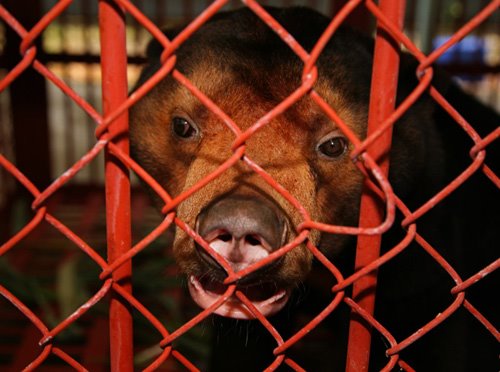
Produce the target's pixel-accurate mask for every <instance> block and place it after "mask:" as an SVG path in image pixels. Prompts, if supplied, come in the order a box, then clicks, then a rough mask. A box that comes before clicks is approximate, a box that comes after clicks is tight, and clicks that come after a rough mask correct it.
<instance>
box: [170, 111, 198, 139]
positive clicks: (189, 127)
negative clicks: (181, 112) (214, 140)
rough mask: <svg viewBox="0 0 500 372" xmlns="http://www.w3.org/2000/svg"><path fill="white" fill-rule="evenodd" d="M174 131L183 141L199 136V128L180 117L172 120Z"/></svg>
mask: <svg viewBox="0 0 500 372" xmlns="http://www.w3.org/2000/svg"><path fill="white" fill-rule="evenodd" d="M172 131H173V132H174V134H175V135H176V136H177V137H179V138H182V139H191V138H194V137H196V136H198V128H196V127H195V126H194V125H193V124H191V123H190V122H189V121H188V120H187V119H184V118H181V117H178V116H176V117H174V118H173V119H172Z"/></svg>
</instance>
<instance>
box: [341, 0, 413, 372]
mask: <svg viewBox="0 0 500 372" xmlns="http://www.w3.org/2000/svg"><path fill="white" fill-rule="evenodd" d="M404 8H405V1H403V0H401V1H393V0H381V1H380V9H381V10H382V12H383V13H384V14H385V16H387V17H388V18H389V19H390V20H392V22H394V23H395V24H397V25H398V26H399V27H400V28H401V27H402V24H403V17H404ZM398 69H399V45H398V44H397V43H395V42H394V41H391V40H390V38H389V37H388V35H387V33H386V32H385V31H384V28H383V26H381V25H380V24H378V25H377V36H376V40H375V52H374V62H373V73H372V86H371V94H370V107H369V114H368V135H370V133H372V132H373V131H374V130H376V129H377V127H378V126H379V125H381V124H382V122H383V121H384V120H385V119H386V118H387V117H388V116H389V115H390V114H391V113H392V112H393V111H394V107H395V101H396V98H395V97H396V91H397V82H398ZM391 139H392V130H387V131H386V132H385V133H384V134H383V135H382V136H381V137H380V138H379V139H378V140H377V141H376V142H374V144H373V145H372V146H370V147H369V148H368V153H369V154H370V156H372V157H373V158H374V159H375V160H376V161H377V163H378V164H379V165H380V167H381V170H382V172H383V173H384V174H385V175H386V176H387V174H388V172H389V156H388V153H389V150H390V148H391ZM383 213H384V212H383V208H382V206H381V203H380V200H379V199H378V198H377V197H376V196H375V195H374V194H373V193H371V192H370V191H369V190H368V188H366V187H365V190H364V192H363V196H362V198H361V212H360V217H359V225H360V226H363V227H368V226H377V225H379V224H380V223H381V222H382V221H383V218H384V216H383ZM381 240H382V236H381V235H374V236H367V235H362V236H359V237H358V246H357V250H356V263H355V267H356V270H359V269H361V268H362V267H364V266H366V265H367V264H369V263H370V262H372V261H374V260H376V259H377V258H378V257H379V255H380V243H381ZM376 285H377V273H376V272H373V273H371V274H369V275H366V276H364V277H362V278H361V279H359V280H358V281H356V282H355V283H354V285H353V294H352V296H353V299H354V300H355V301H356V302H357V303H358V304H359V305H360V306H361V307H362V308H364V309H365V310H366V311H367V312H368V313H370V314H373V311H374V308H375V289H376ZM370 344H371V327H370V326H369V325H368V324H367V323H366V322H364V321H363V320H362V319H361V318H360V317H359V316H358V315H357V314H356V313H354V312H353V313H352V314H351V323H350V327H349V341H348V348H347V366H346V371H348V372H360V371H367V370H368V365H369V360H370Z"/></svg>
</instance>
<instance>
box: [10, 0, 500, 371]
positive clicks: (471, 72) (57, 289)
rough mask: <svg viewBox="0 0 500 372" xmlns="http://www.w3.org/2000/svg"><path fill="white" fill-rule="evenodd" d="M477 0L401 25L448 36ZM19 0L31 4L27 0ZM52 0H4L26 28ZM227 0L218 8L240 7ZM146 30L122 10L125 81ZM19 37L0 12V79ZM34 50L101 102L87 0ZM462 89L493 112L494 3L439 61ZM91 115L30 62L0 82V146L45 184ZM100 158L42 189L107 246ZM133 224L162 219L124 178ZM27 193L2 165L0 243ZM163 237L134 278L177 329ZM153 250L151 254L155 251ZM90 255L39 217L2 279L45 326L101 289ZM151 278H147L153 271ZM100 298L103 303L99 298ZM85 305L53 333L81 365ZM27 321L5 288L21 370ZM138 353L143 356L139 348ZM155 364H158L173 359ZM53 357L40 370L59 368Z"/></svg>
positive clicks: (99, 364)
mask: <svg viewBox="0 0 500 372" xmlns="http://www.w3.org/2000/svg"><path fill="white" fill-rule="evenodd" d="M133 3H134V5H135V6H137V7H138V8H139V9H140V10H141V11H143V12H144V14H145V15H147V16H148V17H149V18H150V19H151V20H152V21H154V22H155V24H157V25H161V26H168V25H174V24H179V23H182V22H186V21H188V20H190V19H192V18H193V17H194V16H196V15H197V14H199V13H200V12H201V11H202V10H203V9H204V8H206V7H207V6H208V4H209V3H210V1H208V0H186V1H174V0H135V1H134V2H133ZM262 3H263V4H265V5H277V6H291V5H307V6H310V7H313V8H315V9H317V10H319V11H321V12H322V13H324V14H326V15H334V14H336V12H337V11H338V9H340V7H341V6H342V5H343V4H344V3H345V1H344V0H337V1H335V0H333V1H332V0H309V1H307V0H301V1H299V0H281V1H278V0H276V1H262ZM488 3H489V1H487V0H407V12H406V21H405V32H406V34H407V35H408V36H409V37H410V39H411V40H413V41H414V42H415V43H416V45H417V46H418V47H419V48H421V49H422V50H423V51H424V52H425V53H428V52H430V51H431V50H433V49H434V48H436V47H437V46H439V45H441V44H442V43H443V42H445V41H446V40H447V38H449V36H450V35H451V34H452V33H453V32H455V31H456V30H458V29H459V28H460V26H461V25H463V24H464V23H465V22H466V21H467V20H469V19H470V18H471V17H473V16H474V15H475V14H476V13H477V12H478V11H479V10H480V9H482V8H483V7H484V6H486V4H488ZM28 4H29V5H28ZM55 4H56V1H54V0H30V1H29V2H26V1H18V0H3V1H2V5H3V6H5V7H6V9H7V10H9V12H11V14H13V16H14V17H16V18H17V20H18V21H19V22H20V23H21V24H22V25H23V26H24V27H25V28H27V29H29V28H30V27H32V26H33V25H34V24H35V23H36V22H37V21H38V20H39V19H40V18H41V16H42V15H43V14H45V13H46V12H47V11H48V10H49V9H50V8H51V7H53V6H54V5H55ZM240 6H241V3H240V2H239V1H233V2H230V4H229V5H228V6H227V7H226V8H227V9H231V8H237V7H240ZM349 23H350V24H351V25H352V26H353V27H355V28H358V29H360V30H361V31H363V32H366V33H371V32H373V26H374V21H373V18H372V17H371V16H370V15H369V14H368V13H366V12H364V11H363V10H359V11H356V12H355V13H354V14H353V15H352V16H351V17H350V18H349ZM149 39H150V35H149V34H148V32H147V31H146V30H145V29H144V28H143V27H141V26H139V25H138V24H137V22H136V21H135V20H134V19H133V18H131V17H128V18H127V50H128V55H129V70H128V79H129V86H132V84H133V82H134V81H135V80H136V78H137V76H138V73H139V71H140V66H141V64H142V63H143V61H144V57H143V52H144V49H145V46H146V45H147V43H148V41H149ZM19 44H20V39H19V37H18V36H17V35H16V34H15V32H14V31H13V30H12V29H11V28H10V27H8V25H6V24H5V23H4V22H3V21H0V79H1V78H3V77H4V76H5V75H6V74H7V72H8V71H10V69H12V68H13V66H15V65H16V64H17V63H18V62H19V61H20V59H21V57H20V55H19ZM37 48H38V51H37V59H38V60H39V61H41V62H42V63H43V64H44V65H45V66H46V67H48V68H49V69H50V70H51V71H52V72H53V73H55V74H56V75H57V76H58V77H60V78H61V79H62V80H64V81H65V82H66V83H67V84H68V85H69V86H70V87H71V88H72V89H73V90H74V91H76V92H77V93H78V94H79V95H80V96H81V97H83V98H84V99H85V100H86V101H87V102H89V103H90V104H91V105H92V106H93V107H94V108H96V110H97V111H99V112H100V111H101V75H100V73H101V72H100V65H99V61H100V57H99V55H100V46H99V30H98V16H97V1H88V0H74V1H73V3H72V4H71V6H70V7H69V8H68V9H67V10H66V11H65V12H64V13H63V14H62V15H61V16H59V17H58V18H57V19H56V20H55V21H54V22H52V23H51V24H50V25H49V26H48V27H47V28H46V29H45V31H44V32H43V34H42V35H41V37H40V38H39V39H38V40H37ZM438 63H439V64H441V65H442V66H443V67H444V68H445V69H446V70H448V71H449V72H450V73H451V74H452V75H453V76H454V77H455V78H456V79H457V81H459V83H460V84H461V85H462V86H463V87H465V89H466V90H468V91H470V92H471V93H473V94H475V95H476V96H477V97H478V98H479V99H480V100H481V101H483V102H485V103H486V104H488V105H490V106H492V107H495V108H496V109H497V110H498V111H500V94H499V87H500V12H498V11H497V12H496V13H495V14H494V15H493V16H492V17H490V18H489V19H488V20H487V21H486V22H484V23H483V24H481V25H480V26H479V27H478V28H477V29H476V30H475V31H474V32H473V33H472V34H470V35H469V36H467V37H466V38H465V39H464V40H463V41H462V42H461V43H459V44H458V45H455V46H454V47H452V48H451V49H450V50H448V51H447V53H446V54H445V55H443V56H442V57H441V58H440V59H439V61H438ZM94 130H95V123H94V122H93V120H92V119H91V118H90V117H89V116H88V115H87V114H86V113H85V112H84V111H83V110H82V109H81V108H80V107H78V106H77V105H76V104H75V103H74V102H73V101H72V100H71V99H69V98H68V97H66V96H65V94H64V93H62V92H61V91H60V90H59V89H58V88H57V87H56V86H54V84H52V83H51V82H49V81H47V80H46V79H44V78H43V77H42V76H41V75H40V74H38V73H37V72H36V71H34V70H33V69H28V70H27V71H25V72H24V73H23V74H22V75H21V76H20V77H19V78H18V79H16V80H15V81H14V83H13V84H12V85H10V86H9V87H8V88H7V89H6V90H4V91H3V92H1V93H0V153H1V154H3V155H4V156H5V157H6V158H7V159H9V160H10V161H11V162H12V163H14V164H15V165H16V166H17V167H18V168H19V169H20V170H21V171H22V172H23V173H24V174H25V175H27V176H28V178H30V179H31V180H32V182H33V183H34V184H35V185H36V186H37V187H38V188H39V189H44V188H45V187H47V186H48V185H49V184H50V183H51V182H52V181H53V180H54V179H56V178H57V177H58V176H59V175H61V174H62V173H64V171H65V170H66V169H68V168H69V167H70V166H71V165H73V164H74V163H75V162H76V161H77V160H78V159H79V158H80V157H81V156H83V155H84V154H85V153H86V152H87V151H88V150H89V149H90V148H91V147H92V146H93V145H94V144H95V136H94ZM103 180H104V160H103V158H102V156H99V157H98V158H96V159H95V160H94V161H92V162H91V163H90V164H89V165H88V166H87V167H85V168H84V169H83V170H82V171H81V172H80V173H79V174H78V175H77V176H76V177H75V178H74V179H73V180H72V181H71V182H69V183H68V184H67V185H65V186H64V187H63V189H62V190H61V191H59V192H58V193H57V194H56V195H54V196H53V197H51V198H50V199H49V200H48V208H49V210H50V211H51V213H52V214H54V215H55V216H56V217H57V218H58V219H60V220H61V221H63V223H64V224H65V225H67V226H68V227H69V228H71V229H72V230H73V231H75V232H76V233H78V234H79V235H80V236H81V237H82V238H83V239H84V240H85V241H86V242H87V243H88V244H89V245H90V246H91V247H93V248H94V249H96V250H97V251H98V252H100V253H101V254H102V255H103V256H105V248H106V230H105V217H104V216H105V211H104V192H103ZM133 185H134V189H133V193H132V204H133V207H132V210H133V216H132V220H133V223H132V226H133V237H134V241H138V240H140V239H141V238H142V237H144V236H145V235H146V234H147V233H148V232H150V231H151V230H152V229H153V228H154V227H155V226H156V225H157V224H158V223H159V221H160V217H159V214H158V213H157V212H156V211H155V210H153V208H152V207H151V206H150V203H149V200H148V198H147V196H145V195H144V193H143V192H142V191H141V189H140V188H139V187H138V182H137V181H136V180H134V182H133ZM31 202H32V197H31V196H30V195H28V193H27V192H26V191H25V190H24V188H23V187H22V186H21V185H20V184H18V183H17V182H16V181H15V179H14V178H13V177H12V176H11V175H10V174H9V173H7V172H6V170H5V169H3V168H0V218H1V223H0V242H5V241H6V240H7V239H8V238H9V237H11V236H12V235H14V234H15V232H16V231H18V230H19V229H20V228H22V227H23V226H24V225H25V224H26V223H27V222H28V221H29V220H30V219H31V218H32V216H33V213H32V211H31V209H30V203H31ZM164 248H165V239H163V238H160V239H158V240H157V241H156V242H155V243H153V245H152V246H151V247H149V248H148V249H147V250H145V251H144V252H143V253H141V254H139V255H138V257H137V258H136V259H134V280H135V283H134V287H135V292H136V293H139V294H140V299H141V301H143V302H144V303H145V304H148V306H150V308H151V309H152V310H153V312H154V313H155V314H157V315H158V314H160V315H159V317H160V319H161V320H162V321H163V322H164V324H167V325H168V327H170V328H169V329H175V328H177V326H178V324H181V323H182V322H183V321H184V319H185V318H186V316H189V314H190V312H192V311H194V310H192V309H190V307H189V306H190V305H188V304H185V303H183V301H182V287H183V283H182V280H183V279H182V278H181V277H180V276H178V273H177V271H176V268H175V265H174V264H173V262H172V259H171V257H169V256H168V255H166V254H165V250H164ZM158 257H161V259H159V258H158ZM98 274H99V270H98V266H97V265H96V264H94V263H93V262H92V261H91V260H90V259H88V258H87V257H86V256H85V255H84V254H83V253H82V252H81V251H80V250H79V249H78V248H77V247H75V246H74V244H73V243H71V242H70V241H68V240H66V239H65V238H64V237H63V236H62V235H61V234H60V233H59V232H58V231H57V230H55V229H53V228H52V227H51V226H50V225H48V224H47V223H42V224H41V225H40V226H39V227H38V228H37V229H36V230H35V231H34V232H33V233H31V234H30V235H29V236H28V237H27V238H26V239H25V240H23V242H22V243H21V244H19V245H17V246H16V247H14V249H12V250H11V251H9V252H8V253H7V254H6V255H4V256H2V257H0V284H2V285H3V286H5V287H6V288H8V289H9V290H10V291H11V292H13V293H14V294H15V295H16V296H17V297H18V298H20V299H21V300H22V301H23V302H25V303H26V304H28V305H29V306H30V307H31V308H32V309H36V313H37V314H38V315H39V316H41V317H42V319H43V320H44V321H45V322H46V324H47V325H49V327H53V326H54V325H56V324H57V323H59V322H60V321H61V320H62V319H64V317H66V316H67V315H68V314H70V313H71V312H72V311H74V309H76V308H77V307H78V306H80V305H81V304H82V303H83V302H85V300H86V299H88V298H89V297H90V296H91V295H92V294H93V293H95V291H96V290H98V288H99V285H100V283H99V281H98V279H97V277H98ZM159 277H161V278H162V279H161V280H152V278H159ZM101 305H102V306H101ZM101 305H100V306H96V307H95V308H93V309H92V310H91V312H90V313H89V314H88V315H86V316H84V317H83V318H82V320H80V321H78V322H77V325H76V326H74V327H71V328H70V329H69V330H68V331H66V332H65V334H64V335H63V336H62V337H61V338H60V340H59V344H61V343H62V344H64V345H65V346H64V350H71V351H72V352H71V355H72V356H75V355H76V358H77V359H78V360H81V361H82V363H84V365H85V366H88V367H90V369H91V370H100V369H104V370H105V369H106V363H107V349H108V347H107V341H106V338H107V326H106V304H101ZM137 322H144V323H145V324H144V326H142V327H135V329H136V330H139V331H137V332H136V334H135V337H136V338H137V342H136V344H137V345H138V346H137V348H138V350H142V353H139V356H138V360H137V364H138V366H140V365H141V363H143V362H144V361H148V360H150V358H151V355H155V353H157V352H158V350H157V349H155V348H154V347H153V348H152V347H151V345H154V344H155V343H157V342H158V341H159V339H160V338H159V335H157V334H156V331H153V329H152V328H151V327H150V326H148V325H147V324H146V322H145V321H144V320H142V319H141V318H140V317H138V320H137ZM208 333H209V331H208V330H207V329H205V328H204V327H203V326H201V327H198V328H196V329H195V330H194V331H191V332H190V333H189V334H188V335H187V336H186V337H185V338H184V339H185V341H184V345H181V347H182V348H183V350H184V352H185V353H186V354H187V355H193V358H195V360H200V363H201V364H200V365H201V366H202V365H203V360H204V358H205V357H206V355H207V353H208V352H209V351H208V350H206V346H205V345H206V343H205V342H204V340H205V339H206V338H207V337H210V335H209V334H208ZM152 335H154V337H153V336H152ZM39 337H40V334H39V332H38V331H37V329H36V328H35V327H33V326H32V325H30V323H29V322H28V321H27V320H26V319H25V317H24V316H23V315H22V314H20V313H19V312H18V311H17V310H16V309H15V308H14V307H13V306H11V305H10V303H8V302H7V301H6V300H5V299H3V298H0V369H1V370H6V369H10V370H12V371H18V370H21V369H22V368H24V367H25V366H26V364H27V363H29V362H30V361H31V360H32V359H33V358H34V357H36V355H38V353H39V350H38V349H37V348H36V347H34V345H36V343H37V342H38V340H39ZM141 358H142V359H141ZM176 368H177V367H176V366H165V370H176ZM67 369H68V366H67V365H64V364H61V362H60V361H58V360H57V359H55V358H52V359H51V360H50V361H49V362H48V363H46V364H44V367H43V368H42V369H41V370H47V371H57V370H67Z"/></svg>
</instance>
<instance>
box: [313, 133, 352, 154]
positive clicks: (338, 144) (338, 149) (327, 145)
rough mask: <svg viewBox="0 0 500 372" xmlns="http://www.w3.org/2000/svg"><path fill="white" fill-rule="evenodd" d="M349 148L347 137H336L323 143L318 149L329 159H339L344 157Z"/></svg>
mask: <svg viewBox="0 0 500 372" xmlns="http://www.w3.org/2000/svg"><path fill="white" fill-rule="evenodd" d="M347 148H348V143H347V139H345V137H341V136H336V137H330V138H328V139H327V140H325V141H323V142H321V143H320V144H319V145H318V147H317V149H318V151H319V152H320V153H321V154H322V155H324V156H327V157H329V158H338V157H339V156H342V155H344V153H345V152H346V150H347Z"/></svg>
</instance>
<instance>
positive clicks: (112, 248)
mask: <svg viewBox="0 0 500 372" xmlns="http://www.w3.org/2000/svg"><path fill="white" fill-rule="evenodd" d="M99 27H100V32H101V70H102V90H103V110H104V115H105V116H106V115H109V114H110V113H111V112H113V111H114V110H115V109H116V108H117V107H118V106H119V105H120V104H121V103H123V101H125V100H126V98H127V90H128V88H127V53H126V45H125V20H124V13H123V11H122V9H120V7H119V6H118V5H116V4H115V3H114V2H112V1H111V0H100V1H99ZM108 131H109V133H110V134H111V135H112V136H117V135H118V136H117V137H115V140H113V141H114V143H115V144H116V145H117V146H119V147H120V149H121V150H122V151H124V152H126V153H128V151H129V150H128V148H129V143H128V137H127V136H126V133H127V131H128V113H124V114H123V115H121V116H120V117H118V118H117V119H116V120H115V121H114V122H113V123H112V124H111V125H110V126H109V129H108ZM106 223H107V239H108V261H109V262H113V261H114V260H115V259H117V258H118V257H120V256H121V255H122V254H123V253H125V252H127V251H128V250H129V249H130V247H131V232H130V181H129V175H128V170H127V169H126V168H125V167H124V166H123V165H122V164H121V163H120V162H119V161H118V160H117V159H116V158H115V157H113V156H112V155H111V154H110V153H109V152H108V151H106ZM131 275H132V264H131V262H127V263H126V264H124V265H123V266H121V267H120V268H118V269H117V270H115V271H114V272H113V280H114V281H115V282H117V283H119V284H120V285H122V286H123V287H124V288H125V289H126V290H128V291H131V290H132V286H131ZM109 323H110V329H109V330H110V353H111V370H112V371H120V372H127V371H133V342H132V316H131V311H130V308H129V307H128V306H127V305H126V304H125V303H124V302H122V300H121V298H120V297H119V296H115V295H112V297H111V302H110V309H109Z"/></svg>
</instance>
